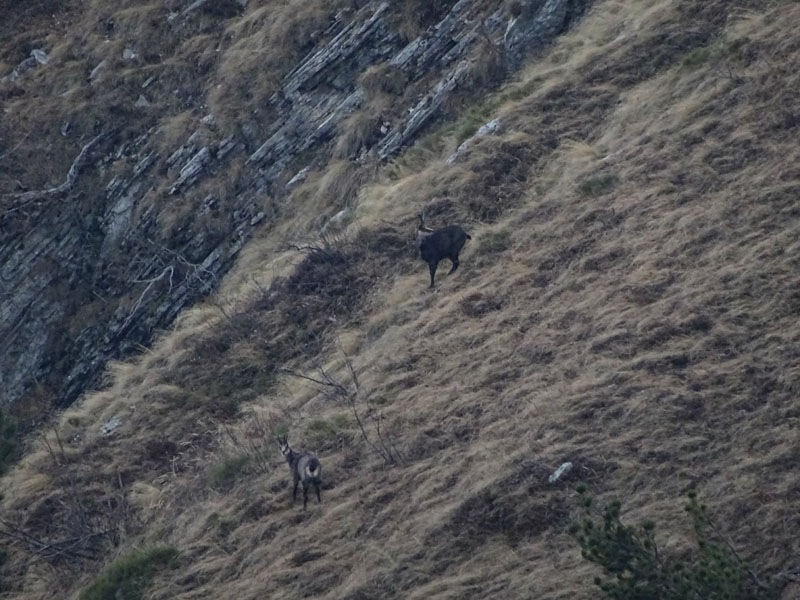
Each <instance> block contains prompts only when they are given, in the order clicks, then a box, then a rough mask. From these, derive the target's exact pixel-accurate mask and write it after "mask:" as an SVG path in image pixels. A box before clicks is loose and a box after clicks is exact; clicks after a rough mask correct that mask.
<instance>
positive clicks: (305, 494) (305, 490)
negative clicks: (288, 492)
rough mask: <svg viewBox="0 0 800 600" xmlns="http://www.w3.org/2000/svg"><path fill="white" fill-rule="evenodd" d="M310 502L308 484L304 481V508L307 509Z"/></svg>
mask: <svg viewBox="0 0 800 600" xmlns="http://www.w3.org/2000/svg"><path fill="white" fill-rule="evenodd" d="M307 504H308V484H307V483H306V482H305V481H304V482H303V510H305V509H306V505H307Z"/></svg>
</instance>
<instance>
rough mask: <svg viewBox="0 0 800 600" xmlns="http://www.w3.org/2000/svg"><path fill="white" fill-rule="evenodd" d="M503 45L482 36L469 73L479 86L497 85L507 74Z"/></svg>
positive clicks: (476, 85) (475, 85)
mask: <svg viewBox="0 0 800 600" xmlns="http://www.w3.org/2000/svg"><path fill="white" fill-rule="evenodd" d="M505 64H506V63H505V57H504V52H503V47H502V46H501V45H498V44H495V43H494V42H492V40H490V39H488V38H481V41H480V42H479V43H478V44H477V48H476V50H475V52H474V53H473V57H472V60H471V61H470V67H469V74H470V79H471V81H472V85H473V86H474V87H477V88H492V87H496V86H497V84H499V83H500V82H501V81H502V80H503V79H504V78H505V75H506V69H505Z"/></svg>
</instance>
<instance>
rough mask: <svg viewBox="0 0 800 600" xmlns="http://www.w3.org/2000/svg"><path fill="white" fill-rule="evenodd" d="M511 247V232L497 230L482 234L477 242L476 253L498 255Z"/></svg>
mask: <svg viewBox="0 0 800 600" xmlns="http://www.w3.org/2000/svg"><path fill="white" fill-rule="evenodd" d="M510 247H511V232H510V231H508V230H507V229H499V230H496V231H489V232H487V233H484V234H483V235H482V236H481V238H480V240H479V241H478V251H479V252H481V253H482V254H498V253H500V252H505V251H506V250H508V249H509V248H510Z"/></svg>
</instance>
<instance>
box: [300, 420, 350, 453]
mask: <svg viewBox="0 0 800 600" xmlns="http://www.w3.org/2000/svg"><path fill="white" fill-rule="evenodd" d="M349 424H350V418H349V417H348V415H345V414H341V415H335V416H334V417H333V418H332V419H314V420H313V421H311V422H309V424H308V425H307V426H306V437H307V438H308V440H309V442H311V443H312V444H313V445H314V446H327V445H329V444H331V443H333V442H335V441H336V440H338V439H339V438H340V437H341V435H342V432H343V431H345V430H346V429H347V427H348V426H349Z"/></svg>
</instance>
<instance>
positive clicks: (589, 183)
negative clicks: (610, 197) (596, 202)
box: [578, 173, 619, 198]
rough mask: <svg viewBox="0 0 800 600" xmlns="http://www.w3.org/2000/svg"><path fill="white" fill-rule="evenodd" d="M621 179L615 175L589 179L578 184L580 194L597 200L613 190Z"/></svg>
mask: <svg viewBox="0 0 800 600" xmlns="http://www.w3.org/2000/svg"><path fill="white" fill-rule="evenodd" d="M618 182H619V178H618V177H617V176H616V175H615V174H613V173H606V174H604V175H597V176H595V177H587V178H586V179H584V180H583V181H581V182H580V183H579V184H578V193H579V194H580V195H581V196H585V197H587V198H597V197H598V196H603V195H605V194H608V193H609V192H610V191H611V190H613V189H614V188H615V187H616V185H617V183H618Z"/></svg>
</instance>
